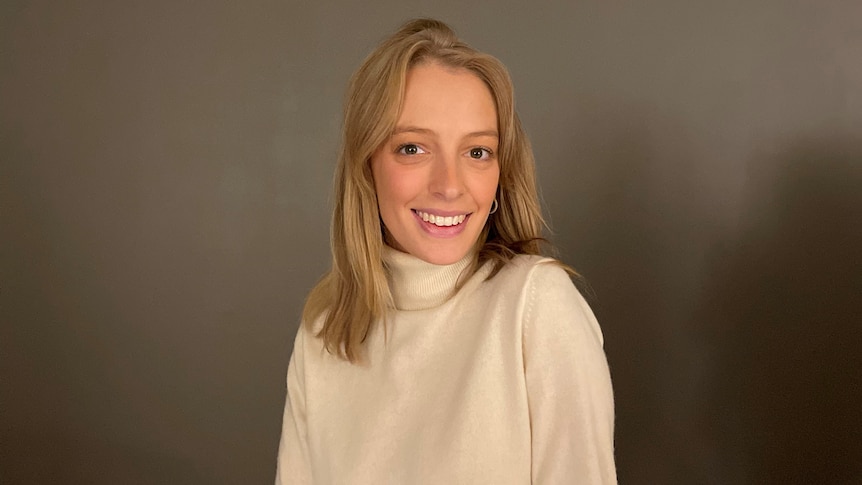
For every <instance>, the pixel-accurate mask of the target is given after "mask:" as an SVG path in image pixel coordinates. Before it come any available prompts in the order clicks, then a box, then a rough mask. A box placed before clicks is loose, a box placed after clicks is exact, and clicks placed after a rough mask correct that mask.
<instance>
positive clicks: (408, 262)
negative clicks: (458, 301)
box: [383, 246, 473, 310]
mask: <svg viewBox="0 0 862 485" xmlns="http://www.w3.org/2000/svg"><path fill="white" fill-rule="evenodd" d="M472 256H473V255H472V254H471V253H468V254H467V255H466V256H464V258H462V259H461V260H460V261H458V262H457V263H453V264H448V265H436V264H431V263H427V262H425V261H422V260H421V259H419V258H417V257H416V256H413V255H411V254H407V253H403V252H401V251H398V250H397V249H393V248H391V247H389V246H384V247H383V264H384V265H385V266H386V268H387V270H388V271H387V273H388V278H389V288H390V291H391V292H392V299H393V300H394V303H395V308H396V309H398V310H425V309H428V308H434V307H436V306H440V305H441V304H443V303H444V302H445V301H446V300H448V299H449V298H451V297H452V295H454V293H455V285H456V283H457V282H458V277H459V276H461V272H462V271H464V268H466V267H467V266H468V265H469V264H470V259H471V258H472Z"/></svg>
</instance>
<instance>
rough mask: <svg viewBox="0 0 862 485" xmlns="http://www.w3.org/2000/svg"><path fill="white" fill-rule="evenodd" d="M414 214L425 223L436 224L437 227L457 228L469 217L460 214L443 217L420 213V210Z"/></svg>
mask: <svg viewBox="0 0 862 485" xmlns="http://www.w3.org/2000/svg"><path fill="white" fill-rule="evenodd" d="M413 212H414V213H416V215H418V216H419V217H420V218H421V219H422V220H423V221H424V222H428V223H431V224H434V225H435V226H437V227H449V226H457V225H458V224H461V223H462V222H464V219H466V218H467V216H468V215H469V214H458V215H454V216H451V215H449V216H443V215H436V214H432V213H430V212H425V211H420V210H414V211H413Z"/></svg>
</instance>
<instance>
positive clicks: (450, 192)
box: [429, 155, 464, 200]
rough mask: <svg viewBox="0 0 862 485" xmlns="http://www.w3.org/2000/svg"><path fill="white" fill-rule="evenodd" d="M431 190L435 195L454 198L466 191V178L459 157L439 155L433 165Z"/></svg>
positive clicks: (449, 198) (445, 198)
mask: <svg viewBox="0 0 862 485" xmlns="http://www.w3.org/2000/svg"><path fill="white" fill-rule="evenodd" d="M429 182H430V184H429V185H430V187H429V188H430V190H431V193H432V194H434V196H435V197H437V198H439V199H443V200H454V199H457V198H458V197H460V196H461V194H463V193H464V178H463V174H462V173H461V167H460V166H459V164H458V157H457V156H454V155H448V156H438V157H436V158H435V160H434V163H433V164H432V167H431V177H430V181H429Z"/></svg>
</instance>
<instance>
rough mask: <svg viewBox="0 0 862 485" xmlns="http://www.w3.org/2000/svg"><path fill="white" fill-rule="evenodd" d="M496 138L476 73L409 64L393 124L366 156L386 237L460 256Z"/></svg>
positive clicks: (432, 258) (423, 252)
mask: <svg viewBox="0 0 862 485" xmlns="http://www.w3.org/2000/svg"><path fill="white" fill-rule="evenodd" d="M498 143H499V134H498V132H497V110H496V107H495V105H494V99H493V98H492V96H491V92H490V90H489V89H488V87H487V86H486V85H485V83H484V82H483V81H482V80H481V79H479V78H478V77H477V76H476V75H474V74H473V73H471V72H470V71H468V70H466V69H453V68H449V67H444V66H442V65H440V64H438V63H435V62H429V63H425V64H420V65H418V66H415V67H413V68H411V69H410V71H409V72H408V73H407V84H406V91H405V94H404V105H403V107H402V110H401V115H400V117H399V118H398V122H397V123H396V127H395V130H394V132H393V134H392V136H391V137H390V138H389V139H388V140H387V141H386V142H384V143H383V145H381V146H380V147H379V148H378V149H377V151H376V152H375V153H374V155H373V156H372V157H371V170H372V173H373V175H374V185H375V188H376V190H377V203H378V206H379V208H380V217H381V218H382V219H383V224H384V226H385V228H386V237H387V243H388V244H389V245H391V246H392V247H394V248H395V249H398V250H400V251H403V252H406V253H410V254H412V255H414V256H416V257H418V258H420V259H422V260H424V261H426V262H429V263H432V264H451V263H455V262H457V261H458V260H460V259H461V258H463V257H464V256H465V255H466V254H467V253H468V252H469V251H470V250H471V248H472V247H473V245H474V243H475V242H476V240H477V239H478V238H479V233H480V232H481V231H482V228H483V227H484V225H485V221H486V220H487V219H488V213H489V211H490V209H491V204H492V202H493V201H494V196H495V194H496V192H497V183H498V181H499V178H500V165H499V163H498V161H497V148H498Z"/></svg>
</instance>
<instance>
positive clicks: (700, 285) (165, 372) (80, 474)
mask: <svg viewBox="0 0 862 485" xmlns="http://www.w3.org/2000/svg"><path fill="white" fill-rule="evenodd" d="M77 3H78V4H77V5H73V4H72V2H47V1H33V2H23V1H17V2H16V1H7V2H3V4H2V6H0V107H2V108H0V109H2V112H0V324H2V330H0V332H2V333H0V352H2V353H1V354H0V357H2V367H0V370H2V385H0V393H2V394H0V399H2V400H0V433H2V435H0V482H2V483H4V484H7V483H8V484H18V483H28V484H29V483H106V484H107V483H242V484H246V483H270V482H271V481H272V478H273V476H274V467H275V454H276V447H277V441H278V434H279V427H280V424H281V409H282V405H283V400H284V384H283V382H284V381H283V379H284V373H285V369H286V366H287V361H288V357H289V354H290V350H291V345H292V337H293V334H294V332H295V330H296V326H297V319H298V315H299V311H300V308H301V303H302V300H303V298H304V296H305V294H306V292H307V291H308V289H309V288H310V287H311V286H312V285H313V283H314V282H315V280H316V279H317V278H318V277H319V276H320V274H321V273H322V272H323V271H324V270H325V269H326V267H327V264H328V262H327V257H328V249H327V242H328V211H329V207H330V201H329V183H330V179H331V173H332V169H333V166H334V159H335V154H336V152H337V143H338V137H339V134H338V129H339V124H340V107H341V99H342V93H343V92H344V88H345V86H346V83H347V79H348V76H349V75H350V73H351V72H352V71H353V70H354V69H355V68H356V67H357V66H358V65H359V63H360V62H361V60H362V58H363V57H364V55H365V54H366V53H367V52H368V51H369V50H370V49H371V48H372V47H373V46H374V45H375V44H376V42H377V41H379V40H380V39H381V38H382V37H383V36H384V35H385V34H386V33H388V32H390V31H392V30H394V29H395V28H396V27H397V26H398V25H399V24H400V23H401V22H402V21H403V20H405V19H407V18H409V17H414V16H418V15H432V16H438V17H441V18H442V19H444V20H446V21H449V22H451V23H452V25H453V26H454V27H455V28H456V30H458V31H459V33H461V34H462V36H463V37H465V38H466V39H467V40H468V41H469V42H471V43H473V44H474V45H475V46H477V47H479V48H481V49H484V50H487V51H490V52H491V53H493V54H495V55H497V56H498V57H500V58H501V59H502V60H503V61H504V62H505V63H506V64H507V65H508V66H509V68H510V70H511V72H512V75H513V77H514V79H515V82H516V87H517V100H518V107H519V111H520V113H521V115H522V118H523V120H524V123H525V125H526V127H527V130H528V132H529V133H530V135H531V137H532V140H533V144H534V147H535V151H536V155H537V159H538V163H539V172H540V173H539V175H540V181H541V183H542V186H543V195H544V202H545V206H546V208H547V210H548V212H549V214H550V216H551V217H550V219H551V222H552V226H553V229H554V236H553V238H554V241H555V242H556V243H557V245H558V247H559V248H560V252H561V255H562V256H563V257H564V259H565V260H566V261H567V262H569V263H571V264H573V265H574V266H576V267H577V268H578V269H580V270H581V272H582V273H583V274H584V275H585V276H586V278H587V281H589V283H590V284H591V287H592V291H593V293H594V295H595V296H594V297H593V298H592V300H591V301H592V304H593V306H594V308H595V310H596V313H597V314H598V316H599V319H600V321H601V322H602V325H603V328H604V332H605V336H606V342H607V345H606V350H607V353H608V358H609V361H610V364H611V370H612V373H613V378H614V385H615V390H616V398H617V416H618V417H617V431H618V432H617V460H618V468H619V475H620V479H621V481H622V482H623V483H630V484H654V483H680V484H683V483H686V484H687V483H716V484H724V483H770V484H771V483H775V484H786V483H859V482H860V481H862V465H860V463H862V445H860V443H862V436H860V423H862V415H860V407H862V406H860V402H862V392H860V386H862V382H860V371H859V369H860V365H862V358H860V355H862V337H860V335H862V332H860V329H859V326H860V323H862V318H860V315H862V312H860V291H862V280H860V269H862V265H860V247H862V223H860V220H862V3H860V2H858V1H856V0H848V1H820V2H815V1H810V2H781V1H760V2H747V1H746V2H743V1H728V2H682V1H678V2H675V1H670V0H658V1H654V2H636V1H621V2H601V1H582V2H573V3H571V4H568V5H562V4H556V3H547V4H545V3H542V2H532V3H530V4H529V5H527V3H528V2H516V1H511V2H499V3H487V4H483V3H479V2H477V3H473V4H471V5H465V4H464V3H465V2H460V1H447V2H437V3H436V6H435V7H433V8H431V7H420V5H422V4H423V3H424V2H418V1H416V2H412V1H406V2H395V1H387V2H381V3H379V4H378V6H374V7H369V6H361V5H358V4H359V3H360V2H347V1H339V2H329V3H327V4H326V5H318V6H312V5H311V2H308V3H309V4H308V5H304V4H303V5H300V4H291V3H290V2H275V1H272V2H254V3H251V2H227V1H215V2H77ZM355 4H356V5H355Z"/></svg>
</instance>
